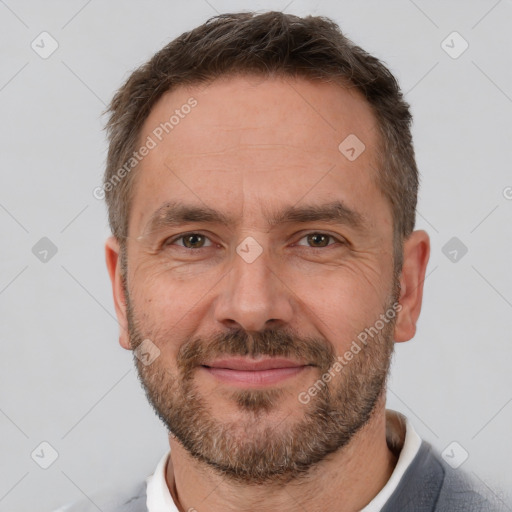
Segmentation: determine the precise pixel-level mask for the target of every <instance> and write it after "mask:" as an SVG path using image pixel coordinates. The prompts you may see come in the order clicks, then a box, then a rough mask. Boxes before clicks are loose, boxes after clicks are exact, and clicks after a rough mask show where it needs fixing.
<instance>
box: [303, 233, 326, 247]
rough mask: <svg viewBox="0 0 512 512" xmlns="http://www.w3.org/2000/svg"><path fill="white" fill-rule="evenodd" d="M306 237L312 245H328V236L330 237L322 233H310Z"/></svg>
mask: <svg viewBox="0 0 512 512" xmlns="http://www.w3.org/2000/svg"><path fill="white" fill-rule="evenodd" d="M306 238H307V240H308V243H309V244H310V245H311V246H312V247H327V246H328V245H329V238H332V237H331V236H330V235H324V234H323V233H311V234H309V235H307V237H306Z"/></svg>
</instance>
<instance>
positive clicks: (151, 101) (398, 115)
mask: <svg viewBox="0 0 512 512" xmlns="http://www.w3.org/2000/svg"><path fill="white" fill-rule="evenodd" d="M244 73H246V74H255V73H256V74H258V75H261V76H264V77H267V76H272V75H276V74H277V75H284V76H290V77H299V78H306V79H310V80H320V81H336V82H340V83H342V84H345V86H348V87H355V88H356V89H357V90H359V91H360V92H361V93H362V94H363V95H364V96H365V98H366V100H367V101H368V103H369V104H370V105H371V107H372V111H373V113H374V115H375V117H376V119H377V124H378V128H379V133H380V137H379V147H378V148H375V149H376V154H377V155H378V162H379V166H378V170H377V172H376V173H375V174H376V177H375V179H376V184H377V186H378V187H379V189H380V190H381V191H382V192H383V194H384V195H385V196H386V197H387V199H388V200H389V202H390V204H391V209H392V214H393V233H394V237H393V238H394V249H395V251H394V252H395V258H394V260H395V271H400V270H401V266H402V257H403V254H402V252H403V251H402V243H403V240H404V238H407V237H408V236H409V235H410V233H411V232H412V231H413V229H414V225H415V210H416V201H417V191H418V171H417V168H416V162H415V158H414V149H413V145H412V136H411V131H410V124H411V120H412V116H411V114H410V112H409V105H408V104H407V103H406V102H405V101H404V99H403V95H402V93H401V91H400V88H399V86H398V83H397V81H396V79H395V77H394V76H393V75H392V74H391V72H390V71H389V70H388V69H387V67H386V66H385V65H384V64H382V62H380V61H379V60H378V59H377V58H375V57H373V56H371V55H369V54H368V53H367V52H365V51H364V50H362V49H361V48H360V47H358V46H356V45H354V44H353V43H352V42H351V41H350V40H349V39H347V38H346V37H345V36H344V35H343V34H342V32H341V30H340V28H339V26H338V25H337V24H336V23H335V22H333V21H332V20H330V19H329V18H326V17H321V16H306V17H303V18H301V17H298V16H294V15H291V14H284V13H282V12H278V11H271V12H266V13H263V14H256V13H234V14H221V15H219V16H215V17H213V18H210V19H209V20H208V21H206V23H204V24H203V25H201V26H199V27H197V28H195V29H193V30H191V31H189V32H185V33H183V34H182V35H181V36H179V37H178V38H176V39H174V40H173V41H171V42H170V43H169V44H168V45H167V46H165V47H164V48H162V49H161V50H160V51H158V52H157V53H156V54H155V55H154V56H153V57H152V58H151V59H150V60H149V61H148V62H146V63H145V64H144V65H142V66H141V67H139V68H138V69H137V70H135V71H134V72H133V73H132V74H131V76H130V77H129V78H128V80H127V81H126V83H125V84H124V85H123V86H122V87H121V88H120V89H119V90H118V91H117V93H116V94H115V96H114V97H113V99H112V101H111V103H110V105H109V107H108V108H107V110H106V113H110V117H109V120H108V122H107V125H106V129H107V133H108V139H109V149H108V156H107V165H106V170H105V176H104V191H105V198H106V202H107V207H108V216H109V222H110V227H111V229H112V233H113V234H114V236H115V237H116V238H117V239H118V240H120V242H121V244H122V246H124V244H123V241H124V239H125V237H126V236H127V235H128V220H129V212H130V203H131V199H132V189H133V177H134V175H133V172H129V173H126V175H125V176H124V178H123V179H122V180H119V181H118V183H116V184H115V186H112V183H113V179H114V178H115V175H116V172H118V170H119V169H120V168H122V167H123V166H124V165H125V164H126V162H127V161H128V160H130V158H131V157H132V154H133V152H134V151H135V150H136V144H137V141H138V138H139V136H140V131H141V127H142V125H143V123H144V121H145V120H146V118H147V117H148V115H149V113H150V111H151V109H152V107H153V106H154V105H155V103H156V102H157V101H158V100H159V99H160V98H161V97H162V95H163V94H164V93H166V92H168V91H170V90H172V89H174V88H176V87H178V86H183V85H196V84H206V83H209V82H210V81H213V80H215V79H216V78H218V77H221V76H225V75H234V74H244ZM340 142H341V141H340ZM108 183H110V186H109V187H106V186H105V185H106V184H108Z"/></svg>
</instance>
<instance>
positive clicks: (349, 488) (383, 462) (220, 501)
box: [166, 398, 397, 512]
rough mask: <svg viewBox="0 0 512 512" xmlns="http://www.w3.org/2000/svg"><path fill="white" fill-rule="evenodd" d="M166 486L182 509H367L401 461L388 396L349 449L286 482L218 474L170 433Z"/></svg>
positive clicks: (343, 511) (288, 511)
mask: <svg viewBox="0 0 512 512" xmlns="http://www.w3.org/2000/svg"><path fill="white" fill-rule="evenodd" d="M169 444H170V447H171V457H170V459H169V461H168V464H167V468H166V478H167V484H168V487H169V489H170V491H171V494H172V495H173V499H174V501H175V503H176V504H178V507H179V508H180V511H182V512H184V511H188V510H192V511H193V510H196V509H197V510H205V509H207V510H209V511H210V512H221V511H222V512H226V511H235V510H237V511H251V510H259V511H261V512H266V511H271V510H280V511H281V512H291V511H296V510H297V508H302V509H304V510H308V511H309V512H320V511H324V510H339V511H340V512H349V511H350V512H353V511H356V510H361V509H362V508H364V507H365V506H366V505H367V504H368V503H369V502H370V501H371V500H372V499H373V498H374V497H375V496H376V495H377V494H378V492H379V491H380V490H381V489H382V487H384V485H385V484H386V482H387V481H388V480H389V477H390V476H391V474H392V472H393V469H394V467H395V465H396V462H397V457H396V456H395V455H394V454H393V453H392V452H391V451H390V450H389V448H388V446H387V443H386V415H385V398H383V399H382V400H381V402H380V403H379V404H378V405H377V407H376V409H375V410H374V414H373V415H372V417H371V419H370V421H369V422H368V423H367V424H366V425H365V427H364V428H363V429H361V430H360V431H359V432H358V433H357V434H356V435H355V436H354V437H353V438H352V440H351V441H350V443H349V444H348V445H347V446H345V447H344V448H342V449H340V450H338V452H336V453H334V454H332V455H331V456H329V457H327V458H326V459H325V460H323V461H322V462H320V463H319V464H318V465H317V466H316V467H315V468H314V470H313V471H311V474H310V475H307V476H306V477H303V478H301V479H300V481H292V482H290V483H288V484H286V485H279V486H272V485H271V484H270V485H264V486H252V485H250V486H244V485H240V484H238V483H233V482H231V481H230V480H229V479H227V478H226V477H222V476H220V475H218V474H217V473H216V472H215V471H214V470H213V469H212V468H210V467H206V466H205V465H204V464H203V463H201V462H199V461H197V460H196V459H194V458H193V457H191V456H190V455H189V453H188V452H187V451H186V450H185V449H184V448H183V446H182V445H181V444H180V443H179V442H177V441H176V439H174V438H172V437H171V436H170V437H169Z"/></svg>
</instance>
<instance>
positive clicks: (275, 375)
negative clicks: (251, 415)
mask: <svg viewBox="0 0 512 512" xmlns="http://www.w3.org/2000/svg"><path fill="white" fill-rule="evenodd" d="M309 366H311V365H309V364H306V363H302V362H299V361H292V360H290V359H283V358H277V357H272V358H265V359H260V360H254V359H248V358H241V357H233V358H227V359H217V360H215V361H212V362H209V363H208V364H205V365H202V369H203V370H205V371H207V372H208V373H209V374H210V375H212V376H214V377H215V378H217V379H219V380H221V381H223V382H226V383H230V384H238V385H244V386H256V387H258V386H265V385H269V384H276V383H278V382H281V381H283V380H285V379H287V378H290V377H292V376H294V375H297V374H299V373H301V372H303V371H304V370H305V369H306V368H308V367H309Z"/></svg>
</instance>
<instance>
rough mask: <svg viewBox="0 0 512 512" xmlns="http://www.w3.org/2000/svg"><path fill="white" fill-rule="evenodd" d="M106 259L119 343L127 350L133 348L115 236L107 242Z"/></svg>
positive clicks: (118, 247) (119, 249)
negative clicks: (117, 324) (117, 323)
mask: <svg viewBox="0 0 512 512" xmlns="http://www.w3.org/2000/svg"><path fill="white" fill-rule="evenodd" d="M105 260H106V264H107V270H108V273H109V276H110V282H111V284H112V295H113V298H114V306H115V309H116V316H117V321H118V322H119V329H120V331H119V344H120V345H121V346H122V347H123V348H125V349H126V350H131V346H130V340H129V336H128V320H127V315H126V297H125V293H124V287H123V280H122V275H121V247H120V244H119V241H118V240H117V238H115V237H114V236H111V237H109V238H108V239H107V241H106V242H105Z"/></svg>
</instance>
